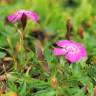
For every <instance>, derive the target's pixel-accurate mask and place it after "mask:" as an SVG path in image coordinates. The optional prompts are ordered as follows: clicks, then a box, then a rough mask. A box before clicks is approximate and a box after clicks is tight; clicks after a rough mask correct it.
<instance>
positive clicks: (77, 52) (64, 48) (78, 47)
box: [53, 40, 86, 63]
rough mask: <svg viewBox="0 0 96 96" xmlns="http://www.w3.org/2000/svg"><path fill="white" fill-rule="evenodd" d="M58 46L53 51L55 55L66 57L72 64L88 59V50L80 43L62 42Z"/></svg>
mask: <svg viewBox="0 0 96 96" xmlns="http://www.w3.org/2000/svg"><path fill="white" fill-rule="evenodd" d="M56 45H57V46H58V47H57V48H54V49H53V54H54V55H56V56H59V55H64V57H65V59H66V60H68V61H69V62H71V63H74V62H77V61H79V60H80V59H81V58H84V57H86V49H85V48H84V46H83V45H82V44H80V43H76V42H74V41H70V40H61V41H59V42H57V43H56Z"/></svg>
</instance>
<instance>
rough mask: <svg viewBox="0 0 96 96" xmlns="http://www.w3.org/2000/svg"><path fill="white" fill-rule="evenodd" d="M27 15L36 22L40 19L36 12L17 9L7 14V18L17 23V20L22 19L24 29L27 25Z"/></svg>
mask: <svg viewBox="0 0 96 96" xmlns="http://www.w3.org/2000/svg"><path fill="white" fill-rule="evenodd" d="M27 17H28V18H30V19H31V20H32V21H35V22H36V21H38V20H39V16H38V15H37V14H36V13H35V12H32V11H29V10H19V11H16V12H14V13H13V14H11V15H9V16H7V20H8V21H9V22H12V23H15V22H17V21H19V20H21V22H22V27H23V29H24V28H25V26H26V21H27Z"/></svg>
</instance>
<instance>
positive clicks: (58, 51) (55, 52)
mask: <svg viewBox="0 0 96 96" xmlns="http://www.w3.org/2000/svg"><path fill="white" fill-rule="evenodd" d="M53 54H54V55H57V56H58V55H64V54H65V52H64V51H63V49H61V48H54V49H53Z"/></svg>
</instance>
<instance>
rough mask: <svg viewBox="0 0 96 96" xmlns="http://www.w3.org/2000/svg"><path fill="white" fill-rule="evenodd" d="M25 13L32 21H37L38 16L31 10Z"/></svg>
mask: <svg viewBox="0 0 96 96" xmlns="http://www.w3.org/2000/svg"><path fill="white" fill-rule="evenodd" d="M25 14H26V15H27V16H28V17H29V18H30V19H31V20H33V21H38V20H39V16H38V15H37V14H36V13H34V12H32V11H26V13H25Z"/></svg>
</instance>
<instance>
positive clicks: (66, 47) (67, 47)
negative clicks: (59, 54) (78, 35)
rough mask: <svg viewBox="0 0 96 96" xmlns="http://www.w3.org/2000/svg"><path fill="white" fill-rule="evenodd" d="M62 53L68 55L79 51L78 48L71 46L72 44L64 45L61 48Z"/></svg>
mask: <svg viewBox="0 0 96 96" xmlns="http://www.w3.org/2000/svg"><path fill="white" fill-rule="evenodd" d="M63 51H64V52H65V53H69V54H77V53H79V52H80V49H79V48H78V46H75V45H72V44H70V45H69V44H66V45H64V46H63Z"/></svg>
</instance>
